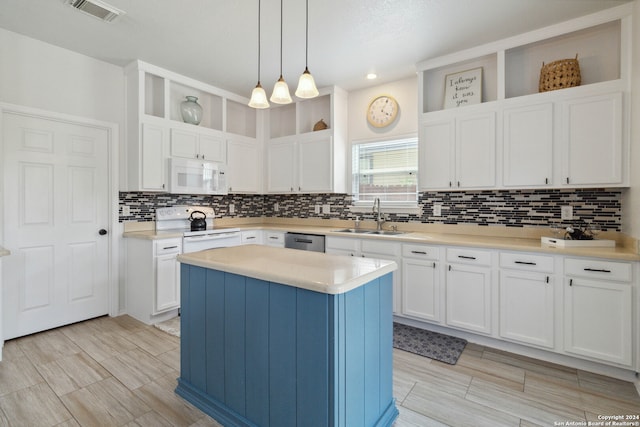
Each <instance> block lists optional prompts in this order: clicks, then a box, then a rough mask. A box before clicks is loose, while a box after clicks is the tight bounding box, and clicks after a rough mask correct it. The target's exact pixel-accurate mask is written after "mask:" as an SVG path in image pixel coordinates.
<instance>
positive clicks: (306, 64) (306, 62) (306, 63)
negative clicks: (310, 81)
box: [304, 0, 309, 69]
mask: <svg viewBox="0 0 640 427" xmlns="http://www.w3.org/2000/svg"><path fill="white" fill-rule="evenodd" d="M305 13H306V15H307V17H306V23H305V47H304V68H305V69H308V68H309V0H307V5H306V12H305Z"/></svg>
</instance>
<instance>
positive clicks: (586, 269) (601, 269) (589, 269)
mask: <svg viewBox="0 0 640 427" xmlns="http://www.w3.org/2000/svg"><path fill="white" fill-rule="evenodd" d="M584 271H592V272H594V273H611V270H605V269H604V268H589V267H587V268H585V269H584Z"/></svg>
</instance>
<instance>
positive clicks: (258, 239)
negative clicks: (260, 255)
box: [240, 230, 263, 245]
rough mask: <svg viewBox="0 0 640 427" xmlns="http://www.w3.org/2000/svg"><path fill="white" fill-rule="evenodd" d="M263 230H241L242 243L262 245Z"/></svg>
mask: <svg viewBox="0 0 640 427" xmlns="http://www.w3.org/2000/svg"><path fill="white" fill-rule="evenodd" d="M262 243H263V242H262V230H242V231H241V232H240V244H241V245H261V244H262Z"/></svg>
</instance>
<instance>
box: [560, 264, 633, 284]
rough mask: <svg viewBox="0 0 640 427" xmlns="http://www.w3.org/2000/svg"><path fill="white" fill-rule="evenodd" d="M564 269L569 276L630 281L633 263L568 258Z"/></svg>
mask: <svg viewBox="0 0 640 427" xmlns="http://www.w3.org/2000/svg"><path fill="white" fill-rule="evenodd" d="M564 270H565V271H564V272H565V275H567V276H577V277H586V278H589V279H600V280H602V279H604V280H617V281H621V282H630V281H631V278H632V271H631V264H630V263H626V262H613V261H600V260H589V259H576V258H567V259H565V261H564Z"/></svg>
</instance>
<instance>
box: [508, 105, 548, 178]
mask: <svg viewBox="0 0 640 427" xmlns="http://www.w3.org/2000/svg"><path fill="white" fill-rule="evenodd" d="M503 159H504V160H503V183H504V185H505V186H507V187H511V186H515V187H531V186H540V187H541V186H546V185H550V184H552V183H553V160H554V159H553V104H552V103H550V102H549V103H544V104H537V105H530V106H524V107H514V108H506V109H505V110H504V136H503Z"/></svg>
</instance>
